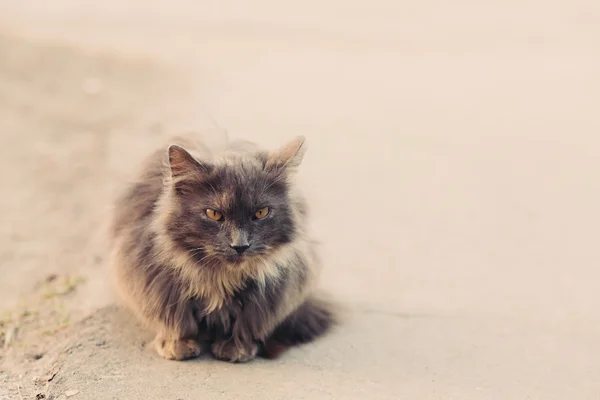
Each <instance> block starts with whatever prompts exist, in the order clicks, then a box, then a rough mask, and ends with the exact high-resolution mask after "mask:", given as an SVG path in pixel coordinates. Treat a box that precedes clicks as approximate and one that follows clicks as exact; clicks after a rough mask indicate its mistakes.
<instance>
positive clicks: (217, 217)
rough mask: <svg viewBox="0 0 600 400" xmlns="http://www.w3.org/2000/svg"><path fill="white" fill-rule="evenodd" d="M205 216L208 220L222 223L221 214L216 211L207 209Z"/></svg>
mask: <svg viewBox="0 0 600 400" xmlns="http://www.w3.org/2000/svg"><path fill="white" fill-rule="evenodd" d="M206 216H207V217H208V218H210V219H212V220H213V221H222V220H223V214H221V213H220V212H218V211H215V210H213V209H210V208H207V209H206Z"/></svg>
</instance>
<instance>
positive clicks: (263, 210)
mask: <svg viewBox="0 0 600 400" xmlns="http://www.w3.org/2000/svg"><path fill="white" fill-rule="evenodd" d="M267 215H269V207H265V208H261V209H260V210H258V211H257V212H255V213H254V218H256V219H263V218H264V217H266V216H267Z"/></svg>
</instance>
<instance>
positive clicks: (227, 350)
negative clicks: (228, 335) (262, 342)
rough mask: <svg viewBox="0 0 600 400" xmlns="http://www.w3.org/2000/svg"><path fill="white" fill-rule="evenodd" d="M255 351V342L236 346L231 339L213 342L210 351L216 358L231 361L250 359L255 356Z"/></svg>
mask: <svg viewBox="0 0 600 400" xmlns="http://www.w3.org/2000/svg"><path fill="white" fill-rule="evenodd" d="M257 352H258V346H257V345H256V343H250V344H243V345H242V346H237V345H236V343H235V340H233V339H229V340H223V341H219V342H215V343H213V345H212V353H213V355H214V356H215V357H216V358H218V359H219V360H222V361H229V362H233V363H237V362H246V361H250V360H252V359H253V358H254V357H256V353H257Z"/></svg>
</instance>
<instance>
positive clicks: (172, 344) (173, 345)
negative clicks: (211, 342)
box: [155, 337, 202, 361]
mask: <svg viewBox="0 0 600 400" xmlns="http://www.w3.org/2000/svg"><path fill="white" fill-rule="evenodd" d="M155 343H156V351H157V352H158V354H159V355H160V356H161V357H162V358H166V359H167V360H178V361H181V360H187V359H190V358H194V357H198V356H199V355H200V354H201V353H202V346H201V345H200V343H198V342H197V341H196V340H194V339H175V340H172V339H164V338H160V337H157V338H156V341H155Z"/></svg>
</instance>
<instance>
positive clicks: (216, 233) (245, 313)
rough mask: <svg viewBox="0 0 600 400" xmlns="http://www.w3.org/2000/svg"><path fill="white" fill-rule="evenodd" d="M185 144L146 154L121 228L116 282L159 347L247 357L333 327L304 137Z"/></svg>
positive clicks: (116, 232) (119, 217)
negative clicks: (303, 185)
mask: <svg viewBox="0 0 600 400" xmlns="http://www.w3.org/2000/svg"><path fill="white" fill-rule="evenodd" d="M174 143H177V144H172V145H170V146H169V147H168V150H167V151H165V150H159V151H157V152H156V153H154V154H153V155H151V156H150V157H149V158H148V159H147V160H146V162H145V163H144V165H143V167H142V169H141V172H140V174H139V176H138V179H137V181H136V182H135V183H134V184H132V185H131V186H130V187H129V188H128V189H127V191H126V192H125V194H124V195H123V196H122V197H121V198H120V199H119V200H118V202H117V204H116V207H115V213H114V219H113V226H112V231H111V233H112V236H113V241H112V248H113V252H112V263H111V264H112V267H113V276H114V278H115V284H116V287H117V289H118V291H119V293H120V295H121V297H122V299H123V300H124V301H125V302H126V304H127V306H128V307H129V308H130V309H131V310H133V311H134V312H135V313H136V314H137V315H138V316H139V317H140V319H141V320H142V321H143V322H145V323H146V324H147V325H148V327H149V328H151V329H152V330H154V331H155V332H156V339H155V344H156V349H157V351H158V353H159V354H160V355H161V356H162V357H164V358H166V359H172V360H184V359H188V358H193V357H196V356H198V355H200V354H201V353H202V352H203V351H204V350H205V349H206V350H208V348H210V350H211V352H212V354H213V355H214V356H215V357H216V358H218V359H221V360H225V361H230V362H244V361H248V360H251V359H252V358H254V357H255V356H256V355H257V354H259V353H261V354H262V355H263V356H265V357H276V356H277V355H278V354H279V353H280V352H281V351H283V350H285V349H286V348H287V347H289V346H291V345H296V344H301V343H306V342H309V341H311V340H313V339H314V338H316V337H317V336H319V335H321V334H323V333H325V332H326V331H327V330H328V329H329V328H330V327H331V326H332V324H333V322H334V318H333V312H332V310H331V308H330V306H329V304H328V303H327V302H326V301H324V300H322V299H318V298H317V297H316V296H315V295H314V294H313V287H314V284H315V278H316V275H317V272H318V271H317V270H318V260H317V257H316V255H315V252H314V242H313V241H312V240H311V239H310V238H309V237H308V236H307V233H306V228H305V220H306V204H305V201H304V199H303V198H302V197H301V196H300V195H299V194H298V193H297V192H296V190H295V187H294V185H293V179H292V178H293V175H294V173H295V172H296V171H297V168H298V167H299V165H300V162H301V160H302V156H303V154H304V149H305V146H304V138H302V137H300V138H297V139H295V140H294V141H292V142H291V143H289V144H287V145H285V146H283V147H282V148H280V149H279V150H277V151H272V152H267V151H261V150H260V149H257V148H256V147H255V146H254V145H251V144H249V143H242V142H238V143H233V144H230V145H229V146H228V147H227V149H225V150H223V151H221V152H219V153H218V154H212V153H211V152H210V151H209V150H208V149H207V148H206V147H205V146H203V145H201V144H198V143H193V142H191V141H189V140H186V139H181V138H180V139H176V140H174ZM184 147H185V148H186V149H184Z"/></svg>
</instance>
